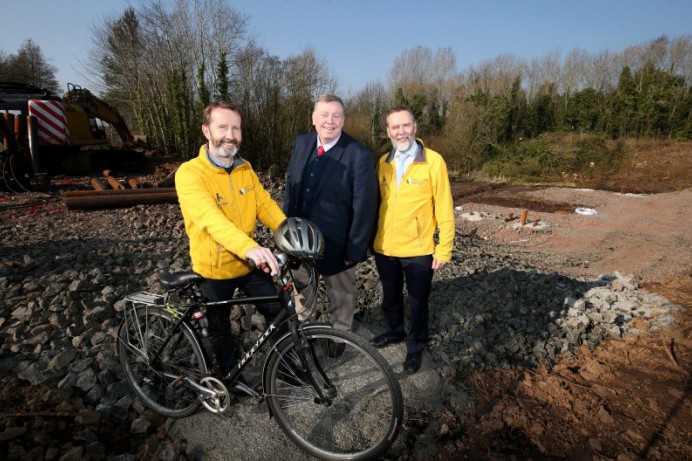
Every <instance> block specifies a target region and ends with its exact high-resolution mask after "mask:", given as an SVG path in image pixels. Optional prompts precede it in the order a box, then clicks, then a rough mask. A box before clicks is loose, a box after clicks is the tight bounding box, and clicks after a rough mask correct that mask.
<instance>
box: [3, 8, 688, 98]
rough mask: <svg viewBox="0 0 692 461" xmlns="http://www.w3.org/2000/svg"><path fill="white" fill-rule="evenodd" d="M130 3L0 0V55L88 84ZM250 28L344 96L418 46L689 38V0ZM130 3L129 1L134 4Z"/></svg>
mask: <svg viewBox="0 0 692 461" xmlns="http://www.w3.org/2000/svg"><path fill="white" fill-rule="evenodd" d="M129 3H130V1H129V0H64V1H60V0H0V25H1V27H0V30H2V34H0V50H2V51H4V52H5V53H14V52H16V51H17V49H18V48H19V46H20V45H21V43H22V42H23V41H24V40H25V39H27V38H31V39H33V40H34V41H35V42H36V43H37V44H38V45H39V46H40V47H41V49H42V50H43V52H44V55H45V56H46V57H47V58H48V59H49V61H50V62H51V64H53V65H55V66H56V67H57V68H58V73H57V78H58V82H59V83H60V84H61V86H62V88H63V89H64V88H65V86H66V84H67V82H71V83H76V84H78V85H81V86H85V87H89V85H90V81H89V79H88V77H89V73H88V70H87V69H86V68H85V66H86V62H87V51H88V49H89V47H90V41H91V38H92V29H93V27H94V26H97V25H100V24H102V23H103V20H104V19H106V18H115V17H117V16H119V15H120V14H122V12H123V11H124V9H125V8H126V6H127V5H128V4H129ZM230 3H231V5H232V6H233V7H234V8H236V9H237V10H239V11H241V12H243V13H245V14H247V15H249V16H250V18H249V19H250V20H249V32H251V33H252V34H253V36H254V37H255V39H256V40H257V42H258V43H259V44H260V45H261V46H262V47H263V48H265V49H266V50H268V51H269V52H270V53H271V54H273V55H276V56H279V57H281V58H286V57H288V56H291V55H294V54H298V53H300V52H301V51H302V50H304V49H305V48H306V47H312V48H313V49H314V50H315V51H316V52H317V54H318V55H319V56H320V57H321V58H323V59H324V60H326V62H327V64H328V66H329V68H330V70H331V71H332V73H333V74H334V75H335V77H336V78H337V80H338V81H339V83H340V90H341V94H342V95H343V96H348V95H351V94H353V93H355V92H357V91H358V90H360V89H362V88H363V87H364V86H365V85H366V84H367V83H368V82H371V81H376V80H380V81H382V82H383V83H386V82H387V79H388V74H389V70H390V68H391V66H392V64H393V62H394V60H395V59H396V58H397V57H398V56H399V55H401V53H402V52H404V51H406V50H408V49H411V48H414V47H416V46H419V45H423V46H427V47H429V48H431V49H432V50H433V51H435V50H437V49H438V48H440V47H451V48H452V49H453V50H454V51H455V54H456V57H457V66H458V69H459V70H462V69H464V68H467V67H469V66H471V65H477V64H479V63H481V62H482V61H484V60H488V59H492V58H494V57H496V56H498V55H501V54H511V55H514V56H517V57H519V58H523V59H527V60H530V59H533V58H540V57H541V56H544V55H545V54H546V53H549V52H554V51H559V52H561V53H562V54H563V56H564V55H566V54H567V53H568V52H569V51H571V50H573V49H577V48H578V49H584V50H587V51H589V52H593V53H597V52H600V51H604V50H610V51H620V50H622V49H624V48H626V47H628V46H632V45H637V44H641V43H645V42H648V41H650V40H653V39H655V38H657V37H659V36H661V35H666V36H668V37H669V38H677V37H680V36H682V35H686V34H692V1H690V0H655V1H647V0H631V1H628V0H572V1H559V0H496V1H494V0H476V1H470V0H468V1H467V0H417V1H411V0H398V1H396V0H321V1H317V0H244V1H237V0H236V1H231V2H230ZM134 4H135V5H136V1H135V2H134Z"/></svg>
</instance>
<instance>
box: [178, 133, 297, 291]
mask: <svg viewBox="0 0 692 461" xmlns="http://www.w3.org/2000/svg"><path fill="white" fill-rule="evenodd" d="M175 188H176V191H177V193H178V202H179V203H180V211H181V212H182V213H183V219H184V220H185V231H186V232H187V236H188V237H189V239H190V258H191V259H192V270H193V271H195V272H197V273H198V274H200V275H201V276H202V277H206V278H209V279H230V278H235V277H239V276H242V275H245V274H248V273H249V272H250V271H251V267H250V266H249V265H248V263H247V261H246V260H245V253H247V251H248V250H249V249H251V248H253V247H255V246H257V245H258V243H257V242H255V240H253V237H254V234H255V226H256V224H257V219H258V218H259V219H260V220H261V221H262V222H263V223H264V224H265V225H266V226H267V227H269V228H270V229H271V230H275V229H276V228H277V227H278V226H279V224H281V223H282V222H283V221H284V219H286V216H285V215H284V213H283V212H282V211H281V208H279V206H278V205H277V204H276V202H275V201H274V200H272V198H271V197H270V196H269V193H268V192H267V191H266V190H265V189H264V187H262V184H260V182H259V179H258V178H257V174H255V172H254V171H253V169H252V166H251V165H250V164H249V163H248V162H246V161H244V160H243V163H242V164H241V165H239V166H236V167H235V168H234V169H233V171H231V173H228V172H226V170H224V169H223V168H219V167H217V166H215V165H213V164H212V163H211V162H210V160H209V157H208V155H207V146H206V144H205V145H203V146H202V147H201V148H200V149H199V155H198V156H197V157H196V158H194V159H192V160H190V161H188V162H185V163H183V164H182V165H180V167H179V168H178V171H177V172H176V174H175Z"/></svg>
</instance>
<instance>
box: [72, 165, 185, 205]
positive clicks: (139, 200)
mask: <svg viewBox="0 0 692 461" xmlns="http://www.w3.org/2000/svg"><path fill="white" fill-rule="evenodd" d="M103 178H104V179H100V178H91V185H92V186H93V187H94V190H78V191H67V192H65V196H64V200H65V205H67V209H68V210H94V209H103V208H122V207H128V206H133V205H151V204H158V203H177V202H178V196H177V194H176V192H175V187H154V188H146V189H145V188H141V187H140V184H139V182H138V181H137V180H136V179H135V178H128V179H127V180H126V181H125V183H127V185H128V186H129V188H128V187H126V186H125V184H124V183H123V181H120V180H119V179H117V178H116V177H115V176H113V175H112V174H111V172H110V171H109V170H105V171H104V172H103ZM104 181H105V183H104ZM164 183H166V181H165V180H164ZM159 185H161V183H159ZM108 187H110V188H108Z"/></svg>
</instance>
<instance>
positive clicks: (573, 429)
mask: <svg viewBox="0 0 692 461" xmlns="http://www.w3.org/2000/svg"><path fill="white" fill-rule="evenodd" d="M680 158H681V159H682V161H680V162H679V163H678V164H677V165H676V167H679V168H681V169H682V170H681V171H685V172H687V173H685V174H689V172H690V171H692V163H691V162H690V155H689V154H688V155H686V156H684V157H680ZM661 177H663V175H662V176H661ZM623 178H624V179H626V175H625V176H623ZM688 181H689V179H688ZM623 185H624V187H622V188H620V187H618V189H620V190H622V189H625V190H627V189H629V190H633V189H639V190H641V189H642V186H644V187H645V188H646V189H647V190H648V191H649V192H653V193H647V194H632V193H627V192H624V193H620V192H609V191H599V190H595V189H589V188H555V187H542V186H535V187H519V186H510V185H501V184H478V183H471V182H465V181H456V182H454V183H453V185H452V189H453V195H454V198H455V206H456V208H457V213H456V215H457V231H458V232H461V233H462V234H465V235H472V236H475V237H476V238H482V239H485V240H489V241H491V242H496V243H498V244H503V245H510V246H515V247H516V248H517V252H521V253H522V254H526V255H527V258H529V257H530V258H531V260H532V261H533V262H534V263H535V264H536V266H538V267H540V266H541V258H540V256H539V255H540V254H560V255H563V256H564V258H563V259H562V260H563V261H565V264H563V266H562V267H540V268H541V269H546V270H554V271H557V272H561V273H566V274H571V275H574V276H587V277H588V276H592V277H597V276H598V275H599V274H608V273H611V274H612V273H613V272H615V271H618V272H620V273H622V274H633V275H634V276H635V278H636V279H637V280H639V281H640V283H641V286H642V287H644V288H645V289H647V290H649V291H652V292H655V293H658V294H660V295H663V296H665V297H667V298H668V299H669V300H670V301H672V302H673V303H676V304H679V305H680V306H682V307H683V309H682V310H680V311H679V312H678V314H677V324H676V325H675V326H674V327H672V328H670V329H666V330H665V331H655V332H647V334H645V335H642V336H638V337H631V338H627V339H626V340H608V341H605V342H604V343H602V344H601V345H600V346H599V347H598V348H596V349H595V350H593V351H591V350H589V349H588V348H586V347H583V348H582V349H580V350H579V352H578V354H577V360H575V361H571V360H565V361H564V362H562V363H560V364H558V365H557V366H555V367H553V368H552V369H548V368H546V367H540V368H539V369H535V370H529V369H523V370H513V371H507V370H500V369H497V370H493V371H490V372H483V373H474V374H473V375H472V376H471V377H470V378H469V380H468V383H467V385H468V386H469V387H470V388H472V389H474V390H475V392H476V395H477V397H478V399H477V405H475V408H473V409H471V410H469V415H468V420H467V421H466V423H465V426H464V428H463V430H462V432H463V434H464V435H463V437H461V438H459V439H457V440H454V441H453V443H455V444H456V448H457V449H460V452H461V453H465V457H466V458H468V459H496V460H501V459H589V460H590V459H603V460H606V459H617V460H620V461H624V460H628V459H660V460H671V459H679V460H686V459H692V445H691V444H690V440H692V407H691V405H690V403H691V401H690V390H691V383H692V381H691V380H690V371H691V370H692V348H691V347H690V346H691V345H692V321H691V320H692V316H691V315H690V312H691V309H692V256H690V255H691V253H692V248H691V243H692V189H690V188H689V185H688V188H687V189H686V190H682V191H677V192H662V193H655V192H656V191H667V190H669V189H668V187H669V183H668V182H666V180H665V179H664V180H662V181H659V182H658V183H657V182H656V181H652V182H650V183H649V184H643V183H642V182H641V181H640V178H635V177H632V178H631V183H629V184H625V183H623ZM616 190H617V189H616ZM524 210H526V215H525V218H526V222H525V224H524V225H523V226H522V225H521V222H520V221H521V219H522V214H523V213H524ZM575 210H578V211H579V212H580V213H584V214H580V213H577V212H576V211H575ZM546 260H553V261H554V258H546ZM639 326H641V327H642V328H643V329H644V330H647V328H648V325H646V324H645V322H644V323H643V324H642V325H638V327H639ZM449 443H450V441H441V442H440V450H439V451H438V453H441V454H442V459H444V452H445V450H444V449H442V448H443V447H444V446H445V445H448V444H449ZM585 447H586V448H585ZM458 454H459V452H456V453H455V456H451V455H450V457H449V459H452V458H455V459H458Z"/></svg>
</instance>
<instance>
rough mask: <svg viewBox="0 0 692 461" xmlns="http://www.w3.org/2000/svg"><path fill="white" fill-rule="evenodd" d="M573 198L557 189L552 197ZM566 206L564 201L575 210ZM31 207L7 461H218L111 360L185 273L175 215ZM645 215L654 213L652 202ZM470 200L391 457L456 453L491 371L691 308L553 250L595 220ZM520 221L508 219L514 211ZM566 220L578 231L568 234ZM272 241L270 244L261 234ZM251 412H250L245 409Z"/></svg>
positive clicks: (15, 301)
mask: <svg viewBox="0 0 692 461" xmlns="http://www.w3.org/2000/svg"><path fill="white" fill-rule="evenodd" d="M271 188H272V189H273V191H272V193H273V195H274V196H278V195H279V194H280V192H281V191H280V187H279V186H271ZM562 193H564V192H562V191H560V190H553V191H552V192H551V194H554V197H556V198H558V195H559V194H562ZM584 194H586V195H585V197H589V198H591V200H586V198H584V199H582V198H580V199H579V202H580V203H581V204H582V206H589V207H594V208H596V209H598V210H601V211H602V213H601V215H600V217H598V218H593V217H592V218H589V219H591V220H592V221H591V222H595V221H593V220H595V219H601V220H603V218H604V216H606V215H608V214H609V213H610V214H611V215H614V214H616V211H610V212H609V213H606V212H605V211H604V210H608V209H609V208H607V207H608V206H609V203H610V202H609V201H608V197H605V198H601V194H600V193H599V194H594V193H590V192H584ZM661 195H666V194H661ZM570 197H571V198H570ZM570 197H565V198H563V199H562V200H563V201H566V202H569V203H572V202H574V197H575V196H574V195H571V196H570ZM579 197H581V196H579ZM674 198H675V199H676V200H678V198H677V196H676V197H674ZM687 198H689V195H688V196H685V197H683V199H687ZM24 199H26V200H29V199H32V200H34V201H33V202H31V206H29V205H27V204H26V203H25V204H24V205H22V204H21V200H16V199H15V202H14V205H17V206H6V207H3V208H2V209H1V210H0V214H2V221H1V224H0V238H1V241H2V242H3V244H2V247H1V248H0V289H1V292H0V300H1V304H0V377H1V382H2V386H0V387H1V389H2V390H1V391H0V396H1V400H2V403H3V405H2V407H3V410H2V411H3V413H2V414H1V415H0V416H2V418H1V419H0V458H2V459H60V460H73V459H74V460H78V459H140V458H156V459H171V460H173V459H202V458H204V457H210V453H205V452H204V447H202V446H201V445H199V444H195V443H190V442H189V441H188V440H186V439H188V438H189V437H188V436H187V435H186V434H185V431H180V430H179V428H176V425H175V424H172V422H170V421H166V420H164V419H163V418H161V417H159V416H157V415H155V414H154V413H152V412H151V411H150V410H148V409H146V408H145V407H144V406H143V405H142V404H141V402H139V401H138V400H137V399H135V398H134V397H133V395H132V393H131V392H130V389H129V387H128V385H127V383H126V381H124V376H123V373H122V371H121V370H120V365H119V362H118V360H117V356H116V355H115V334H116V331H117V325H118V323H119V321H120V311H121V309H122V302H121V301H120V300H121V299H122V297H123V296H124V295H126V294H127V293H130V292H132V291H137V290H140V289H147V290H150V291H157V290H160V286H159V284H158V282H157V277H156V275H155V274H156V273H157V272H160V271H168V270H171V271H174V270H183V269H188V268H189V258H188V253H187V251H188V247H187V239H186V236H185V233H184V227H183V223H182V218H181V215H180V212H179V209H178V207H177V206H176V205H151V206H136V207H133V208H129V209H121V210H109V211H92V212H78V211H76V212H75V211H71V212H67V211H66V210H65V208H64V204H63V203H62V202H61V201H60V200H59V199H57V198H55V197H52V198H49V197H43V196H27V197H24ZM630 199H631V200H642V198H641V197H629V198H627V199H626V200H630ZM644 200H650V201H651V200H654V199H653V198H648V199H646V198H644ZM4 202H5V203H10V202H9V199H7V200H5V201H4ZM646 205H647V206H651V207H652V208H651V216H652V219H655V217H656V216H655V213H656V212H657V209H656V208H655V207H656V206H657V203H651V202H648V203H647V204H646ZM461 206H462V208H461V209H459V210H458V211H457V217H458V223H457V229H458V232H457V238H456V241H455V253H454V256H453V261H452V263H451V264H450V265H448V266H447V267H446V268H445V269H444V270H443V271H441V272H440V273H439V274H437V275H436V277H435V281H434V287H433V294H432V295H431V299H430V301H431V306H432V312H431V331H432V332H433V336H432V338H431V342H430V349H429V353H430V355H429V356H428V357H426V366H427V367H428V369H429V370H432V374H434V375H435V376H434V379H433V378H431V381H429V382H428V381H425V382H423V383H422V386H423V387H419V388H418V390H415V389H414V390H413V391H410V392H408V393H407V398H408V399H409V404H408V406H407V422H406V425H405V428H404V431H403V432H402V434H401V436H400V438H399V440H397V443H396V444H395V445H394V446H393V447H392V450H390V452H389V454H388V457H389V458H392V459H429V458H431V457H433V456H439V450H440V443H443V450H444V451H445V452H446V453H447V456H450V457H451V458H454V457H455V456H458V455H460V453H459V452H457V451H456V450H457V449H458V447H457V446H455V445H454V444H446V445H445V443H446V442H445V441H448V440H449V437H448V436H449V433H450V426H451V425H452V423H451V421H456V422H457V423H459V422H463V420H464V418H465V417H466V416H465V415H466V412H467V410H468V408H469V407H470V406H473V405H474V401H475V399H476V396H475V395H474V392H472V391H471V390H470V389H469V388H467V387H464V386H462V385H460V383H461V382H462V381H463V380H462V378H464V377H468V376H471V375H472V374H473V373H476V372H479V371H480V372H482V371H487V370H512V369H518V368H521V369H525V368H527V369H536V368H537V367H539V366H546V367H548V368H550V367H553V366H555V365H556V364H558V363H560V362H561V361H563V360H570V359H574V358H575V352H576V349H577V348H580V347H587V348H589V349H591V350H595V349H596V348H598V347H599V345H600V344H601V343H602V342H603V341H606V340H609V339H615V340H621V339H623V338H625V339H626V338H628V337H632V336H637V335H640V334H642V333H643V332H647V334H649V333H650V332H652V331H657V330H659V329H661V328H664V327H669V326H670V325H672V324H673V323H674V319H675V313H676V311H678V310H679V309H680V308H679V306H676V305H674V304H672V303H671V302H669V301H668V300H667V299H665V298H663V297H662V296H659V295H657V294H655V293H651V292H649V291H647V290H644V289H642V288H641V286H640V283H641V282H642V278H643V276H642V274H649V272H648V271H647V270H646V267H643V266H642V268H638V267H634V268H633V269H632V270H631V271H630V272H623V273H621V272H619V271H617V270H604V271H603V272H600V271H599V270H600V269H601V268H603V269H610V268H612V267H613V266H612V265H611V260H610V259H609V258H607V257H599V252H603V251H604V250H603V249H602V248H596V247H593V248H590V249H589V248H587V249H584V248H580V249H579V251H577V250H574V249H571V250H569V251H567V250H566V248H567V247H569V245H567V244H566V243H565V244H564V245H562V247H561V248H562V249H560V248H558V249H555V246H556V245H555V243H559V242H560V240H559V239H557V240H556V238H557V237H560V238H563V239H564V240H563V241H564V242H568V241H569V240H570V239H574V235H573V230H571V229H572V228H574V227H577V223H581V224H583V223H584V219H582V217H581V216H577V215H565V216H562V215H554V214H552V215H551V216H550V217H548V216H541V215H535V214H533V213H532V214H530V215H529V217H530V218H531V219H532V220H535V219H536V218H539V219H540V220H541V221H543V222H546V223H547V224H548V225H549V229H550V230H545V231H542V232H537V231H536V229H535V228H533V230H534V232H531V230H532V229H531V228H521V229H513V228H511V227H510V226H511V225H512V224H513V220H511V219H509V212H510V211H508V210H507V209H499V208H497V209H493V208H491V207H482V206H481V205H480V204H463V205H461ZM611 210H612V209H611ZM467 212H475V213H486V216H484V217H483V219H482V220H480V221H477V222H475V224H471V223H472V222H474V221H469V220H467V219H466V218H465V217H464V216H463V214H464V213H467ZM518 212H520V210H518V211H512V213H513V214H514V216H516V215H517V214H518ZM549 218H550V219H549ZM558 219H564V220H565V221H564V222H572V223H573V225H572V226H571V227H570V226H566V225H565V224H564V222H563V224H561V225H557V224H556V222H557V221H556V220H558ZM550 221H552V222H550ZM530 222H531V221H529V223H530ZM658 224H660V223H658ZM649 225H650V226H653V225H654V223H650V224H649ZM601 227H602V228H603V227H605V226H603V225H602V226H601ZM688 229H689V227H688ZM607 232H616V231H615V230H613V231H610V230H608V231H607ZM618 232H622V231H618ZM261 233H262V235H263V236H264V237H263V238H267V234H266V231H265V230H261ZM580 235H581V237H584V236H585V235H586V234H585V233H584V232H582V233H581V234H580ZM683 237H684V236H683ZM683 237H679V238H682V240H678V241H677V245H678V246H677V248H680V245H681V242H682V244H683V246H684V245H686V246H687V248H688V249H689V234H687V240H685V239H684V238H683ZM594 238H595V237H594ZM599 238H600V237H599ZM611 238H612V236H611ZM620 238H621V239H623V241H624V240H627V239H628V238H629V237H627V236H626V235H625V234H621V235H620ZM613 245H615V246H617V241H615V243H614V244H613ZM549 246H550V247H551V248H548V247H549ZM557 246H560V245H557ZM539 247H540V248H539ZM687 254H688V255H689V253H687ZM632 258H634V255H633V256H632ZM676 258H680V260H682V264H683V265H684V264H688V263H689V256H685V255H684V254H683V252H679V251H678V254H676V255H673V256H672V261H673V262H674V263H675V262H678V259H676ZM666 261H667V260H666ZM657 263H658V264H659V266H661V265H663V263H662V262H661V261H660V260H658V261H657ZM622 267H632V266H628V265H624V266H622ZM688 267H689V266H688ZM640 269H641V272H638V271H640ZM683 270H684V267H683ZM597 271H599V272H597ZM358 274H359V277H358V280H359V292H358V299H357V310H358V311H359V312H360V313H359V323H360V324H361V325H362V326H363V330H362V331H363V332H367V333H363V334H364V335H371V334H374V333H376V332H377V330H378V329H379V328H380V326H381V325H382V315H381V312H380V310H379V309H378V306H379V302H380V299H381V292H380V289H379V283H378V282H377V278H376V272H375V270H374V264H373V262H372V260H369V261H368V262H367V263H365V264H362V265H361V266H360V267H359V270H358ZM658 274H659V275H660V274H662V272H661V271H660V270H659V272H658ZM240 315H241V317H242V315H251V313H250V312H247V313H240ZM642 325H645V328H644V327H642ZM238 330H239V331H238V332H239V333H240V329H238ZM257 334H258V330H257V328H256V327H253V328H252V329H251V330H249V331H243V332H242V333H241V335H242V338H241V342H242V343H243V344H249V343H250V342H251V341H252V339H253V338H254V337H256V335H257ZM400 352H401V351H399V354H398V355H397V352H396V351H394V353H393V354H392V355H391V360H392V364H393V367H394V368H395V371H397V369H396V367H399V369H398V371H401V370H400V366H401V365H400V359H401V357H400ZM390 354H391V352H390ZM426 383H433V384H430V386H435V387H433V389H439V393H436V394H438V395H439V396H440V397H441V401H438V402H433V403H431V402H427V401H416V399H415V396H416V395H417V394H416V393H419V394H424V393H425V392H426V390H427V389H426V388H425V385H426ZM410 402H414V403H410ZM247 405H250V404H249V403H248V404H247ZM247 411H248V409H247V407H242V408H241V409H240V410H239V413H242V412H247ZM196 418H198V420H199V421H201V422H200V425H199V426H198V430H199V431H205V430H206V429H205V426H204V424H209V425H214V424H216V423H215V420H214V419H210V418H200V417H199V416H196ZM241 429H242V428H241ZM241 429H239V430H241ZM246 430H249V431H252V430H254V428H250V429H247V428H246ZM245 435H247V434H242V435H234V437H235V436H238V437H240V436H245ZM255 446H256V449H257V451H256V452H253V453H252V454H251V455H249V456H250V457H251V458H253V459H283V458H282V457H281V456H280V453H279V452H276V451H272V452H269V453H265V452H263V451H261V450H262V448H263V447H262V443H261V440H258V442H257V444H256V445H255ZM212 458H213V457H212Z"/></svg>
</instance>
